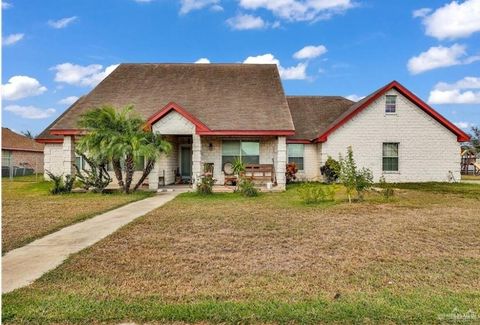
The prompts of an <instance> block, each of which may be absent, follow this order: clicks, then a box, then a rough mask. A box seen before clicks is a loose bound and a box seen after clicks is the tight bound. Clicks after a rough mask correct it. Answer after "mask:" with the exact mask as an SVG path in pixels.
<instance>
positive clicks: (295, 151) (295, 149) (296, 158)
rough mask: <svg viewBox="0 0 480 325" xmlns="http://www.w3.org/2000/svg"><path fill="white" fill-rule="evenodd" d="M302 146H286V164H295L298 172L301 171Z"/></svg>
mask: <svg viewBox="0 0 480 325" xmlns="http://www.w3.org/2000/svg"><path fill="white" fill-rule="evenodd" d="M303 150H304V145H303V144H289V145H287V151H288V163H289V164H290V163H295V165H296V166H297V169H298V170H303Z"/></svg>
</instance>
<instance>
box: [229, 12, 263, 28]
mask: <svg viewBox="0 0 480 325" xmlns="http://www.w3.org/2000/svg"><path fill="white" fill-rule="evenodd" d="M227 24H228V25H229V26H230V27H231V28H232V29H236V30H246V29H261V28H265V27H266V26H267V25H266V23H265V21H264V20H263V19H262V18H261V17H257V16H252V15H243V14H238V15H236V16H235V17H231V18H228V19H227Z"/></svg>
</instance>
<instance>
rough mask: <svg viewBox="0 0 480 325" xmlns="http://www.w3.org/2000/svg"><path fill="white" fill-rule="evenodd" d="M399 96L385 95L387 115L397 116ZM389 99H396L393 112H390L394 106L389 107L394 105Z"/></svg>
mask: <svg viewBox="0 0 480 325" xmlns="http://www.w3.org/2000/svg"><path fill="white" fill-rule="evenodd" d="M397 97H398V96H397V95H385V114H386V115H395V114H397V102H398V101H397ZM388 98H394V99H395V102H394V104H393V105H394V106H393V109H394V110H393V111H389V110H390V109H391V108H392V106H389V105H392V103H389V102H388Z"/></svg>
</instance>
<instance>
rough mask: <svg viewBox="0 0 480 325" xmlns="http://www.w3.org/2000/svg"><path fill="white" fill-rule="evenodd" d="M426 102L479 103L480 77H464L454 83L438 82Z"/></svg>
mask: <svg viewBox="0 0 480 325" xmlns="http://www.w3.org/2000/svg"><path fill="white" fill-rule="evenodd" d="M428 102H429V103H431V104H480V77H465V78H463V79H461V80H459V81H457V82H455V83H452V84H449V83H446V82H439V83H437V84H436V85H435V87H434V88H433V90H432V91H430V96H429V98H428Z"/></svg>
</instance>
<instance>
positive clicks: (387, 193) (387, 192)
mask: <svg viewBox="0 0 480 325" xmlns="http://www.w3.org/2000/svg"><path fill="white" fill-rule="evenodd" d="M378 185H379V186H380V188H381V189H382V195H383V197H384V198H385V200H387V201H388V200H390V198H391V197H392V196H394V195H395V191H394V190H393V185H392V184H391V183H387V181H385V177H383V176H382V177H380V182H379V184H378Z"/></svg>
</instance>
